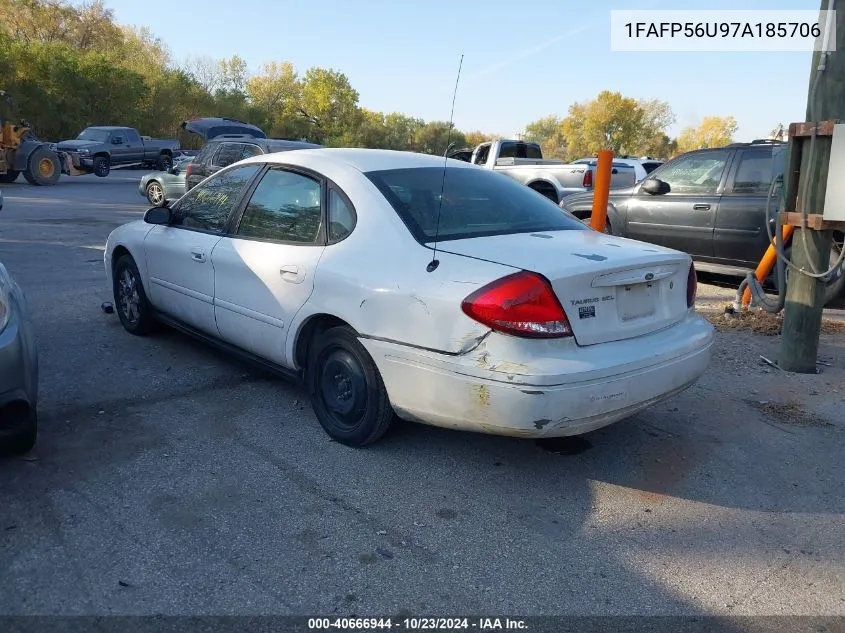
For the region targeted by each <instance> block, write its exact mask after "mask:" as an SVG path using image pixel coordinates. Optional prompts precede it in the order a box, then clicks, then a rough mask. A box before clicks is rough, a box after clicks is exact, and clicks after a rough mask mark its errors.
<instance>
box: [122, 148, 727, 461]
mask: <svg viewBox="0 0 845 633" xmlns="http://www.w3.org/2000/svg"><path fill="white" fill-rule="evenodd" d="M444 160H445V159H443V158H438V157H435V156H427V155H420V154H412V153H407V152H393V151H386V150H367V149H314V150H297V151H293V152H285V153H282V154H266V155H262V156H256V157H253V158H249V159H246V160H243V161H241V162H238V163H235V164H234V165H232V166H230V167H228V168H226V169H224V170H221V171H219V172H217V173H216V174H214V175H212V176H211V177H209V178H207V179H206V180H205V181H203V182H202V183H201V184H199V185H198V186H196V187H195V188H194V189H192V190H191V191H190V192H189V193H188V194H186V195H185V196H184V197H182V198H181V199H179V200H178V201H177V202H176V203H175V204H174V205H173V207H172V208H170V209H168V208H153V209H150V210H149V211H147V213H146V214H145V216H144V219H143V220H138V221H135V222H130V223H129V224H126V225H123V226H121V227H119V228H117V229H115V230H114V231H113V232H112V233H111V235H109V238H108V243H107V246H106V251H105V269H106V276H107V279H108V283H109V286H110V287H111V288H112V290H113V292H114V299H115V308H116V311H117V313H118V315H119V317H120V320H121V322H122V323H123V326H124V327H125V328H126V330H128V331H129V332H131V333H133V334H145V333H147V332H149V331H150V330H151V328H152V327H153V326H154V324H155V322H156V321H162V322H164V323H167V324H169V325H171V326H174V327H177V328H179V329H181V330H183V331H186V332H188V333H191V334H194V335H196V336H198V337H200V338H202V339H204V340H207V341H210V342H214V343H217V344H220V345H222V346H224V347H226V348H228V349H230V350H232V351H237V352H239V353H241V354H244V355H247V356H248V357H251V358H253V359H254V360H257V361H259V362H261V363H263V364H264V365H269V366H272V367H274V368H276V369H278V370H281V371H282V372H283V373H285V374H287V375H290V376H291V377H296V378H299V379H303V380H304V382H305V385H306V388H307V390H308V393H309V395H310V398H311V402H312V405H313V408H314V412H315V414H316V416H317V419H318V420H319V421H320V423H321V425H322V426H323V428H324V429H325V431H326V432H327V433H328V434H329V435H330V436H331V437H332V438H334V439H336V440H337V441H339V442H342V443H345V444H347V445H351V446H363V445H366V444H369V443H371V442H374V441H375V440H377V439H378V438H380V437H381V436H382V435H383V434H384V432H385V431H386V430H387V428H388V426H390V423H391V421H392V420H393V419H394V415H397V416H399V417H400V418H403V419H405V420H413V421H417V422H423V423H426V424H432V425H436V426H442V427H447V428H453V429H464V430H471V431H481V432H485V433H494V434H501V435H510V436H518V437H549V436H564V435H577V434H581V433H585V432H588V431H591V430H593V429H597V428H600V427H603V426H605V425H608V424H611V423H613V422H616V421H618V420H621V419H623V418H626V417H629V416H631V415H632V414H634V413H636V412H638V411H640V410H642V409H645V408H647V407H649V406H650V405H652V404H654V403H656V402H658V401H661V400H663V399H665V398H668V397H670V396H672V395H674V394H677V393H678V392H680V391H682V390H684V389H686V388H687V387H689V386H690V385H691V384H693V383H694V382H695V381H696V380H697V379H698V378H699V377H700V376H701V374H702V373H703V372H704V371H705V369H706V368H707V366H708V363H709V361H710V355H711V346H712V343H713V337H714V333H713V328H712V327H711V326H710V324H709V323H707V322H706V321H705V320H704V319H702V318H701V317H699V316H698V315H696V314H695V312H694V309H693V306H694V303H695V292H696V281H695V269H694V268H693V264H692V262H691V260H690V258H689V256H687V255H686V254H683V253H679V252H677V251H673V250H670V249H666V248H662V247H659V246H654V245H651V244H644V243H641V242H636V241H632V240H627V239H623V238H618V237H612V236H608V235H604V234H600V233H598V232H595V231H593V230H591V229H589V228H588V227H586V226H585V225H584V224H583V223H581V222H580V221H579V220H577V219H576V218H574V217H573V216H571V215H568V214H566V213H563V212H561V210H560V209H559V208H558V206H557V205H555V204H554V203H553V202H550V201H549V200H547V199H546V198H544V197H543V196H541V195H539V194H537V193H536V192H534V191H532V190H531V189H529V188H528V187H524V186H522V185H520V184H519V183H517V182H515V181H513V180H511V179H509V178H503V177H502V176H501V174H497V173H494V172H490V171H488V170H485V169H482V168H479V167H477V166H474V165H470V164H468V163H464V162H461V161H454V160H448V161H447V162H446V164H444ZM447 165H448V166H447Z"/></svg>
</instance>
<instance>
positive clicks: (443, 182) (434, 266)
mask: <svg viewBox="0 0 845 633" xmlns="http://www.w3.org/2000/svg"><path fill="white" fill-rule="evenodd" d="M463 65H464V55H463V53H461V61H460V62H458V76H457V78H456V79H455V91H454V92H453V93H452V112H450V113H449V132H448V134H447V136H446V151H445V152H444V153H443V178H442V179H441V180H440V200H439V201H438V203H437V223H436V224H435V225H434V252H433V253H432V254H431V261H430V262H428V266H426V267H425V269H426V271H428V272H434V271H435V270H437V267H438V266H439V265H440V260H438V259H437V240H438V238H439V237H440V211H441V209H443V192H444V191H445V190H446V166H447V165H448V164H449V150H450V149H451V147H452V143H451V141H452V125H453V123H452V121H453V120H454V118H455V98H456V97H457V96H458V82H459V81H460V80H461V67H462V66H463Z"/></svg>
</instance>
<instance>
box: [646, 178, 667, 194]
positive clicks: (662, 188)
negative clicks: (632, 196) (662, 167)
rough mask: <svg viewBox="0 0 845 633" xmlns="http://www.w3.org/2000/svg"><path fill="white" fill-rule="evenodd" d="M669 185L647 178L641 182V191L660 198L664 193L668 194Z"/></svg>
mask: <svg viewBox="0 0 845 633" xmlns="http://www.w3.org/2000/svg"><path fill="white" fill-rule="evenodd" d="M669 189H670V187H669V183H668V182H665V181H663V180H660V179H659V178H647V179H646V180H644V181H643V191H645V192H646V193H648V194H651V195H652V196H662V195H663V194H664V193H669Z"/></svg>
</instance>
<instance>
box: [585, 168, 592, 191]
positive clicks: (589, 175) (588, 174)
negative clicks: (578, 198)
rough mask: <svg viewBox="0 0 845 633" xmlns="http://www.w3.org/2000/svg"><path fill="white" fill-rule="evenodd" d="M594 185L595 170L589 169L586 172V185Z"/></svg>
mask: <svg viewBox="0 0 845 633" xmlns="http://www.w3.org/2000/svg"><path fill="white" fill-rule="evenodd" d="M592 186H593V170H592V169H587V172H586V173H585V174H584V187H592Z"/></svg>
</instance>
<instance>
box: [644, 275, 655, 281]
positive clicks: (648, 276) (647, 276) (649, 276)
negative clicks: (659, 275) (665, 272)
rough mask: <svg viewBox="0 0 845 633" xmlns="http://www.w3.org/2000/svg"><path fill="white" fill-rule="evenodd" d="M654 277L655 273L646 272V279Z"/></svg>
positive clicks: (649, 279)
mask: <svg viewBox="0 0 845 633" xmlns="http://www.w3.org/2000/svg"><path fill="white" fill-rule="evenodd" d="M652 279H654V273H646V274H645V280H646V281H651V280H652Z"/></svg>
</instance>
